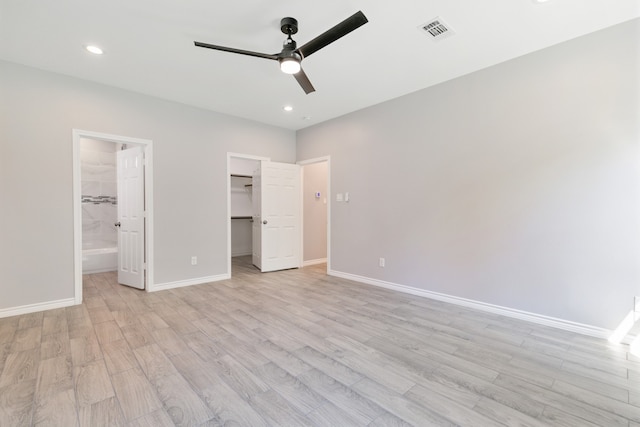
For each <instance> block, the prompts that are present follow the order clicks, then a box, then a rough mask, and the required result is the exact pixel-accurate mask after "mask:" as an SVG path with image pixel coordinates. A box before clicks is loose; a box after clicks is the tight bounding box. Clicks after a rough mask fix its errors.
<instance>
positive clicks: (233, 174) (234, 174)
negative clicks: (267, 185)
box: [231, 173, 253, 178]
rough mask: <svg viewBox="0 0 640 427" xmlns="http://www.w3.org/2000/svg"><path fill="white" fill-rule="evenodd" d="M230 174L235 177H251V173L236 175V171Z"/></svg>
mask: <svg viewBox="0 0 640 427" xmlns="http://www.w3.org/2000/svg"><path fill="white" fill-rule="evenodd" d="M231 176H232V177H235V178H253V177H252V176H251V175H238V174H236V173H232V174H231Z"/></svg>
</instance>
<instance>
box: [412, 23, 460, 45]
mask: <svg viewBox="0 0 640 427" xmlns="http://www.w3.org/2000/svg"><path fill="white" fill-rule="evenodd" d="M418 28H420V30H421V31H424V32H425V33H426V34H427V36H429V38H430V39H431V40H436V41H438V40H442V39H446V38H447V37H451V36H452V35H454V34H455V32H454V31H453V30H452V29H451V27H450V26H449V25H447V24H446V23H445V22H444V21H443V20H442V19H441V18H439V17H438V18H434V19H432V20H431V21H429V22H427V23H426V24H423V25H420V27H418Z"/></svg>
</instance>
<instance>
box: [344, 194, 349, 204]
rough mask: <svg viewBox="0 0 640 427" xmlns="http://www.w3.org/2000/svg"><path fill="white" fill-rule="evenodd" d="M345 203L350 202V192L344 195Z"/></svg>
mask: <svg viewBox="0 0 640 427" xmlns="http://www.w3.org/2000/svg"><path fill="white" fill-rule="evenodd" d="M344 201H345V202H349V192H346V193H344Z"/></svg>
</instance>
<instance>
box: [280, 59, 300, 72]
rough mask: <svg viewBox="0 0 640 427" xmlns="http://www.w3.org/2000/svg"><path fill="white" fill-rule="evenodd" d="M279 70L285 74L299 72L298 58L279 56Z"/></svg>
mask: <svg viewBox="0 0 640 427" xmlns="http://www.w3.org/2000/svg"><path fill="white" fill-rule="evenodd" d="M278 61H279V62H280V71H282V72H283V73H285V74H296V73H298V72H300V59H298V58H296V57H287V58H280V59H279V60H278Z"/></svg>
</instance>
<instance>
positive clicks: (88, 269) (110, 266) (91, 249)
mask: <svg viewBox="0 0 640 427" xmlns="http://www.w3.org/2000/svg"><path fill="white" fill-rule="evenodd" d="M116 270H118V246H117V244H116V243H115V242H109V241H97V242H96V241H94V242H86V243H84V244H83V245H82V274H91V273H102V272H105V271H116Z"/></svg>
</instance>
